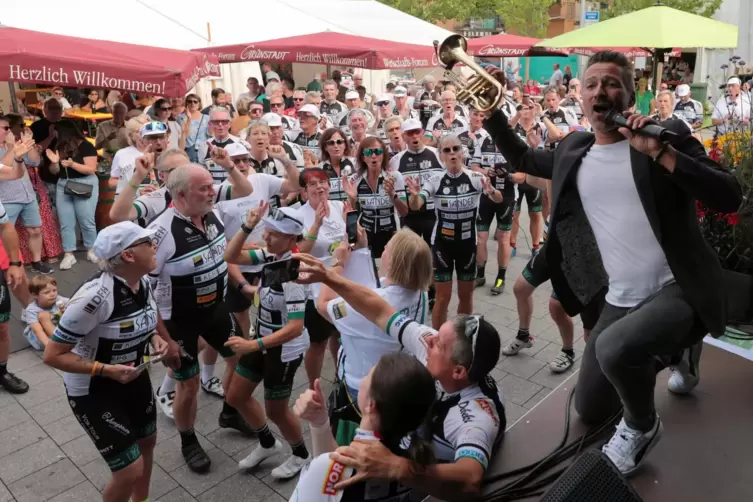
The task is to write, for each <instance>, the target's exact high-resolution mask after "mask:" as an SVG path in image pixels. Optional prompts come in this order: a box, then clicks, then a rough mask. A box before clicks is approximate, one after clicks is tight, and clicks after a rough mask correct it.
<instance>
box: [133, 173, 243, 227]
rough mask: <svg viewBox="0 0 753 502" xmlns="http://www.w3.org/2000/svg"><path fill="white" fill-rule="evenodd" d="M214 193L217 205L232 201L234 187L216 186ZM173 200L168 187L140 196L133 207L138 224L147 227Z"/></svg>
mask: <svg viewBox="0 0 753 502" xmlns="http://www.w3.org/2000/svg"><path fill="white" fill-rule="evenodd" d="M214 191H215V193H216V196H215V199H214V202H215V204H217V203H219V202H222V201H226V200H230V199H231V195H232V193H231V192H232V186H231V185H230V183H227V182H225V183H222V184H219V185H214ZM172 200H173V199H172V197H171V196H170V192H168V191H167V187H164V186H163V187H160V188H158V189H157V190H155V191H153V192H149V193H145V194H144V195H139V196H138V197H136V200H134V201H133V207H134V208H135V209H136V221H137V223H138V224H139V225H141V226H142V227H146V226H147V225H149V224H150V223H151V222H152V221H154V218H156V217H157V216H159V214H160V213H161V212H162V211H164V210H165V208H166V207H168V206H169V205H170V203H171V202H172Z"/></svg>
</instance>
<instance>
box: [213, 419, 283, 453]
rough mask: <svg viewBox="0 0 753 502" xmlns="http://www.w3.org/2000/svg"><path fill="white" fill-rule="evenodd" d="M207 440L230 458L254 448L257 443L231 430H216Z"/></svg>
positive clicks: (253, 439) (254, 439)
mask: <svg viewBox="0 0 753 502" xmlns="http://www.w3.org/2000/svg"><path fill="white" fill-rule="evenodd" d="M270 425H271V424H270ZM207 439H208V440H209V441H210V442H211V443H212V444H214V445H215V446H216V447H217V448H219V449H220V450H222V451H223V452H225V454H226V455H230V456H231V457H232V456H233V455H235V454H236V453H238V452H239V451H241V450H245V449H247V448H250V447H251V446H255V445H256V444H258V442H259V441H258V440H257V439H256V438H250V437H246V436H244V435H243V434H241V433H240V432H238V431H236V430H233V429H217V430H216V431H214V432H213V433H211V434H210V435H208V436H207Z"/></svg>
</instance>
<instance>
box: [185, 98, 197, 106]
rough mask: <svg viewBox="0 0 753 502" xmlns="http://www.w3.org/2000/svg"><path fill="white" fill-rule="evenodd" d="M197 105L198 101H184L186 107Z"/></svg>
mask: <svg viewBox="0 0 753 502" xmlns="http://www.w3.org/2000/svg"><path fill="white" fill-rule="evenodd" d="M198 103H199V102H198V101H196V100H195V99H187V100H186V104H187V105H195V104H198Z"/></svg>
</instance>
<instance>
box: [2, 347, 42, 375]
mask: <svg viewBox="0 0 753 502" xmlns="http://www.w3.org/2000/svg"><path fill="white" fill-rule="evenodd" d="M42 364H43V363H42V359H40V358H39V356H38V355H37V354H36V353H35V351H34V349H32V348H28V349H24V350H19V351H18V352H14V353H13V354H11V355H10V357H9V358H8V370H9V371H12V372H13V373H18V372H19V371H23V370H26V369H29V368H31V367H33V366H40V365H42Z"/></svg>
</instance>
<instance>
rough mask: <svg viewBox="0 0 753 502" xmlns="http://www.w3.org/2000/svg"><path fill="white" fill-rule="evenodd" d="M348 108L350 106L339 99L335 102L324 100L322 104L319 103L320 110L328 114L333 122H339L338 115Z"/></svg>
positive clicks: (323, 113)
mask: <svg viewBox="0 0 753 502" xmlns="http://www.w3.org/2000/svg"><path fill="white" fill-rule="evenodd" d="M347 109H348V107H347V106H345V103H341V102H339V101H335V102H334V103H327V102H326V101H322V104H321V105H319V111H320V112H321V113H322V115H326V116H327V118H329V119H330V120H331V121H332V123H333V124H336V123H337V117H339V116H340V115H341V114H342V113H343V112H344V111H346V110H347Z"/></svg>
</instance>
